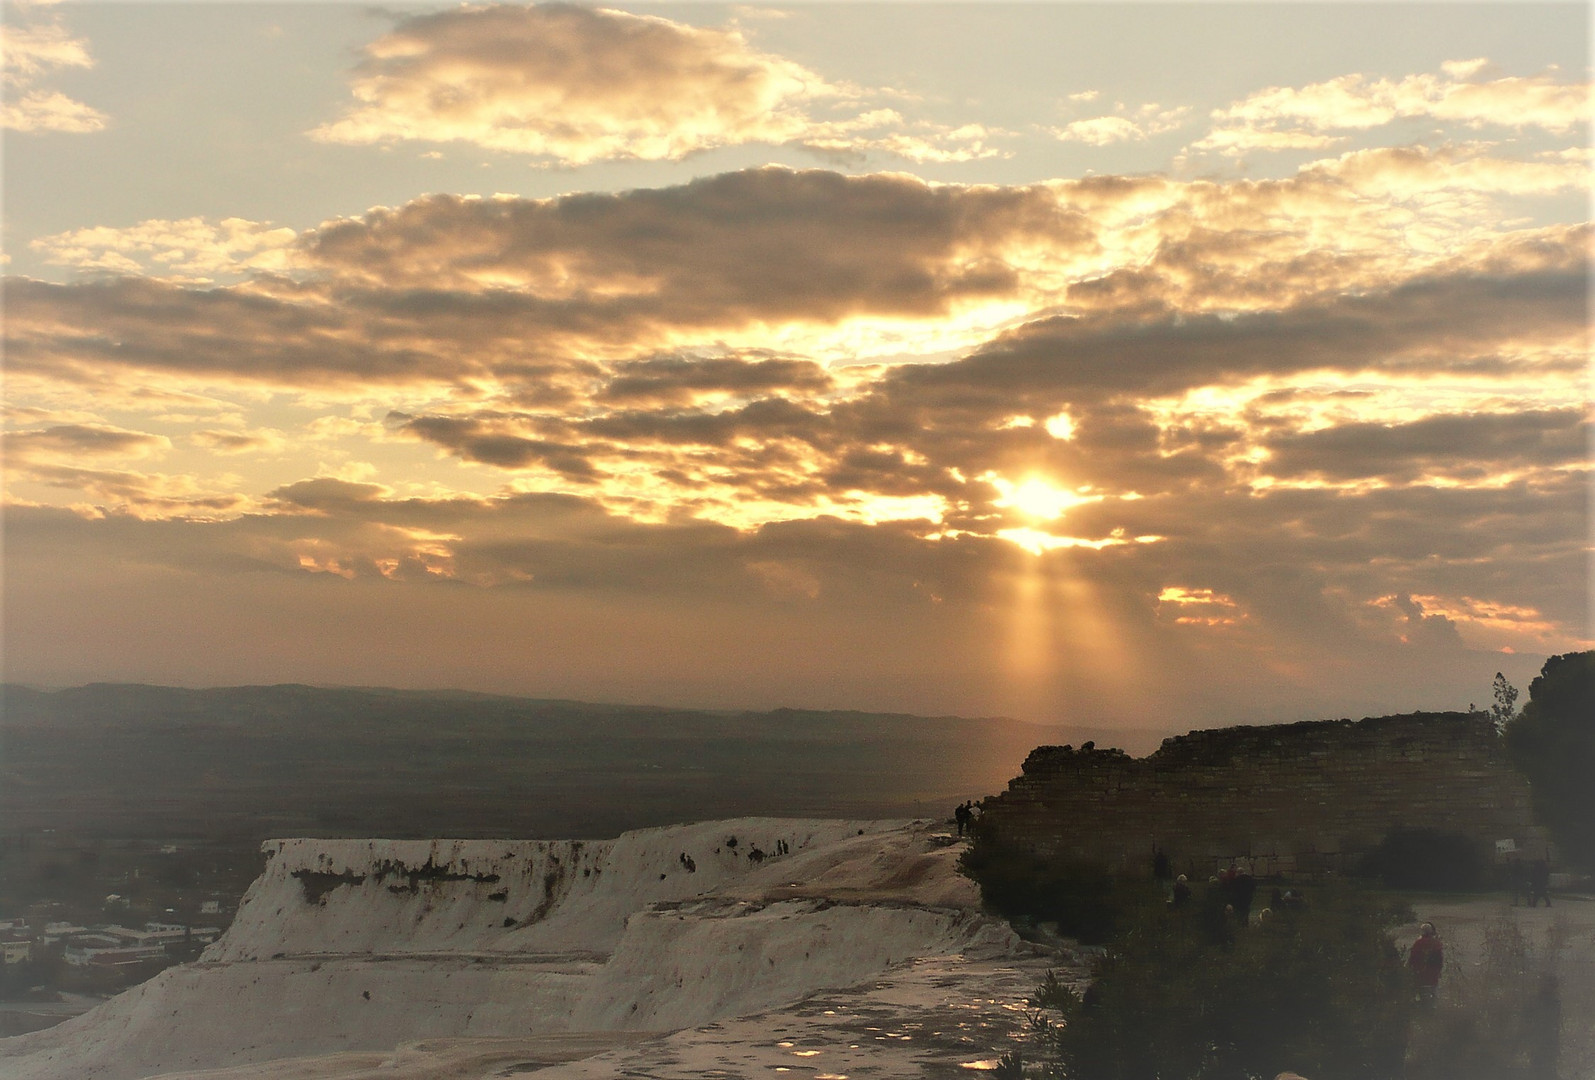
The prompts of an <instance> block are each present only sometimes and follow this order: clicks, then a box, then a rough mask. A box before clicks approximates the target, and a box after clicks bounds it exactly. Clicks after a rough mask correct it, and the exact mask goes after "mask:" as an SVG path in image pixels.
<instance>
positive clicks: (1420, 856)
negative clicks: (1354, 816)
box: [1358, 829, 1492, 892]
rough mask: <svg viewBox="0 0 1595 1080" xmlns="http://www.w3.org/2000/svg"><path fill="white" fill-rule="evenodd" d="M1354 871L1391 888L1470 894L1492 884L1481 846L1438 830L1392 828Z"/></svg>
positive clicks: (1461, 836)
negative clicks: (1356, 870) (1393, 829)
mask: <svg viewBox="0 0 1595 1080" xmlns="http://www.w3.org/2000/svg"><path fill="white" fill-rule="evenodd" d="M1358 871H1359V873H1360V874H1361V875H1362V876H1364V877H1372V878H1378V879H1379V880H1380V881H1382V882H1384V884H1385V886H1386V887H1387V888H1391V889H1424V890H1429V891H1433V892H1472V891H1476V890H1480V889H1485V888H1489V887H1490V886H1491V884H1492V882H1491V880H1490V859H1489V857H1488V855H1487V854H1486V852H1485V850H1484V846H1483V845H1482V844H1480V843H1478V842H1477V841H1475V840H1473V839H1472V838H1470V837H1467V836H1463V835H1462V834H1461V833H1452V832H1445V831H1444V830H1441V829H1396V830H1395V831H1393V832H1391V833H1390V835H1388V836H1386V837H1385V838H1384V839H1383V840H1382V841H1380V843H1379V846H1378V847H1376V848H1374V849H1373V850H1372V851H1370V852H1369V853H1368V854H1367V855H1365V856H1364V857H1363V859H1362V861H1361V864H1360V865H1359V867H1358Z"/></svg>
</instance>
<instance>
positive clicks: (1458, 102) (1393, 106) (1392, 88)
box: [1193, 60, 1590, 153]
mask: <svg viewBox="0 0 1595 1080" xmlns="http://www.w3.org/2000/svg"><path fill="white" fill-rule="evenodd" d="M1487 66H1488V62H1487V61H1484V60H1470V61H1455V62H1450V63H1447V64H1445V65H1443V68H1442V70H1443V72H1444V73H1443V74H1441V75H1434V74H1420V75H1408V76H1406V77H1404V78H1400V79H1389V78H1375V77H1373V76H1369V75H1363V74H1354V75H1343V76H1340V77H1338V78H1334V79H1329V80H1326V81H1324V82H1319V83H1311V84H1309V85H1307V86H1302V87H1283V86H1276V87H1270V88H1269V89H1267V90H1262V91H1259V92H1257V93H1255V94H1252V95H1250V96H1248V97H1246V98H1244V99H1243V100H1241V101H1238V102H1236V103H1235V104H1233V105H1231V106H1230V107H1228V108H1226V109H1215V110H1214V111H1213V114H1212V116H1213V120H1214V121H1215V123H1216V126H1215V128H1214V129H1213V131H1212V132H1210V133H1209V134H1208V135H1207V136H1206V137H1204V138H1203V139H1202V140H1200V141H1198V142H1196V143H1194V144H1193V148H1194V149H1198V150H1216V151H1219V152H1221V153H1239V152H1242V151H1245V150H1248V149H1295V148H1300V147H1311V148H1318V147H1322V146H1324V145H1327V142H1326V141H1324V140H1326V139H1327V138H1328V136H1326V135H1324V133H1325V132H1340V131H1363V130H1368V129H1371V128H1376V127H1383V126H1385V125H1387V124H1392V123H1395V122H1396V121H1398V120H1407V119H1416V118H1423V119H1430V120H1438V121H1443V122H1447V123H1455V124H1462V125H1465V126H1467V127H1473V128H1477V127H1482V126H1485V125H1493V126H1500V127H1511V128H1517V129H1522V128H1541V129H1543V130H1545V131H1549V132H1552V133H1555V134H1563V133H1568V132H1572V131H1574V130H1576V129H1578V128H1580V127H1582V126H1583V125H1585V124H1586V123H1587V122H1588V118H1589V114H1590V85H1589V84H1588V83H1581V82H1564V81H1561V80H1559V79H1558V78H1557V73H1556V72H1555V71H1550V72H1545V73H1542V74H1539V75H1532V76H1510V77H1502V78H1497V79H1483V78H1480V76H1481V75H1482V74H1483V73H1484V72H1485V71H1486V69H1487Z"/></svg>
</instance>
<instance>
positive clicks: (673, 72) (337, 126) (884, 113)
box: [311, 4, 995, 165]
mask: <svg viewBox="0 0 1595 1080" xmlns="http://www.w3.org/2000/svg"><path fill="white" fill-rule="evenodd" d="M352 90H353V93H354V96H355V98H356V100H357V101H358V102H359V104H357V105H356V106H355V107H353V108H352V109H350V110H349V111H348V113H347V114H346V115H345V116H344V117H343V118H341V119H339V120H337V121H334V122H331V123H328V124H324V125H322V126H321V127H318V128H316V129H315V130H314V131H313V132H311V134H312V136H313V137H315V138H317V139H320V140H322V141H325V142H338V143H352V144H357V145H364V144H371V143H391V142H395V141H400V140H417V139H418V140H425V141H430V142H454V141H461V142H469V143H473V144H475V145H478V146H482V147H485V148H487V149H491V150H500V151H505V152H509V153H517V154H529V155H534V156H536V157H540V158H545V159H548V160H552V161H556V162H559V163H561V164H564V165H583V164H587V163H590V162H593V161H601V160H611V159H624V158H635V159H641V160H646V161H659V160H679V159H680V158H683V157H685V156H687V155H688V154H692V153H697V152H700V151H703V150H709V149H714V148H716V147H722V146H734V145H738V144H741V143H750V142H760V143H778V144H779V143H792V144H798V145H807V146H812V147H815V148H818V149H820V150H824V151H828V152H833V153H861V152H863V151H866V150H882V151H886V152H890V153H893V154H897V155H900V156H903V157H907V158H908V159H910V160H913V161H933V160H939V161H956V160H969V159H971V158H977V157H986V156H991V155H992V154H993V153H995V151H994V150H992V149H990V148H988V147H987V146H986V144H985V140H986V138H987V137H988V135H989V133H988V132H986V131H985V130H984V129H981V128H978V127H966V128H957V129H954V128H947V127H944V126H937V125H931V124H920V125H910V124H907V123H906V122H905V121H904V120H903V118H902V117H901V116H900V115H898V114H897V113H895V112H893V111H892V110H889V109H878V108H877V109H866V110H865V111H863V112H860V113H854V114H853V115H844V116H840V117H835V118H826V117H824V116H817V115H815V114H814V111H813V110H814V109H815V108H816V107H817V106H821V105H831V106H836V107H842V108H846V107H847V106H849V105H851V104H853V103H854V102H855V101H856V100H857V99H859V98H860V97H862V96H868V95H867V94H866V93H865V92H863V91H861V90H859V89H857V88H854V87H847V86H840V85H833V84H831V83H828V82H826V81H825V79H824V78H822V77H821V76H819V75H817V74H816V73H814V72H812V71H810V70H808V69H806V68H804V67H803V66H801V65H799V64H797V63H794V62H793V61H790V60H786V59H783V58H781V57H778V56H774V55H771V54H769V53H764V52H760V51H758V50H757V49H755V48H754V47H753V46H752V45H751V44H750V42H749V41H748V40H747V38H746V37H745V36H744V35H743V33H742V32H741V31H740V30H739V29H736V28H735V27H732V28H729V29H723V30H720V29H707V28H702V27H694V26H689V25H686V24H684V23H678V22H672V21H670V20H668V19H664V18H660V17H657V16H650V15H635V14H630V13H626V12H621V11H612V10H607V9H594V8H585V7H577V6H574V5H567V4H539V5H533V6H519V5H488V6H482V7H465V8H460V9H457V10H454V11H449V12H442V13H438V14H432V15H423V16H417V17H414V18H410V19H405V20H403V21H402V22H400V23H399V25H398V26H397V27H395V29H394V30H392V31H391V32H390V33H388V34H385V35H383V36H382V37H381V38H379V39H377V40H376V41H374V42H372V43H371V44H370V45H368V46H367V47H366V57H365V59H364V60H363V61H362V62H361V64H360V65H359V66H358V67H357V68H356V70H355V74H354V77H353V82H352Z"/></svg>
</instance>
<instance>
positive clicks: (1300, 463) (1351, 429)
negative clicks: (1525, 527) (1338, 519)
mask: <svg viewBox="0 0 1595 1080" xmlns="http://www.w3.org/2000/svg"><path fill="white" fill-rule="evenodd" d="M1590 435H1591V428H1590V424H1589V422H1588V421H1587V420H1586V419H1585V418H1584V416H1583V415H1582V412H1581V411H1580V410H1576V409H1558V410H1535V411H1525V412H1514V413H1497V414H1488V413H1486V414H1471V415H1437V416H1430V417H1425V418H1423V419H1421V420H1415V421H1413V422H1411V423H1407V424H1377V423H1368V422H1353V423H1347V424H1340V425H1337V426H1335V427H1331V428H1324V429H1321V430H1318V431H1311V432H1292V431H1284V432H1279V433H1275V434H1273V435H1270V436H1268V437H1267V438H1266V439H1265V440H1264V443H1263V444H1264V445H1265V446H1266V447H1267V448H1268V449H1269V451H1270V454H1271V457H1270V460H1269V461H1268V462H1267V466H1266V468H1267V471H1268V474H1269V475H1271V476H1276V477H1290V478H1300V477H1309V476H1310V477H1317V478H1322V479H1326V480H1331V481H1343V480H1352V479H1368V478H1378V479H1380V480H1382V481H1384V482H1386V483H1416V482H1429V483H1433V482H1435V481H1436V480H1442V479H1443V480H1450V481H1453V482H1470V483H1487V482H1490V481H1491V480H1492V478H1494V477H1498V476H1500V475H1502V474H1503V473H1505V474H1511V473H1514V472H1519V471H1521V470H1524V469H1535V468H1555V467H1569V466H1577V465H1580V464H1582V463H1583V462H1584V460H1585V455H1586V452H1587V447H1588V445H1589V438H1590Z"/></svg>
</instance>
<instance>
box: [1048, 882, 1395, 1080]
mask: <svg viewBox="0 0 1595 1080" xmlns="http://www.w3.org/2000/svg"><path fill="white" fill-rule="evenodd" d="M1203 910H1204V905H1203V904H1201V903H1199V904H1196V905H1193V907H1191V908H1187V909H1182V910H1175V909H1173V908H1171V907H1169V906H1168V905H1165V904H1152V905H1145V906H1143V907H1141V908H1140V909H1139V910H1138V911H1137V912H1136V913H1135V914H1134V916H1133V918H1132V919H1131V920H1130V921H1129V926H1128V928H1127V930H1126V932H1125V933H1124V934H1123V935H1122V936H1121V937H1120V938H1119V940H1118V941H1117V942H1116V943H1115V944H1114V945H1113V946H1112V947H1111V948H1110V949H1109V951H1108V953H1107V954H1106V956H1105V957H1104V958H1103V959H1102V960H1101V961H1100V962H1099V964H1098V966H1097V968H1096V970H1095V971H1094V973H1093V981H1092V984H1091V987H1090V989H1088V990H1087V991H1086V993H1085V994H1084V996H1082V997H1076V996H1074V995H1073V994H1070V993H1068V991H1067V990H1066V988H1062V987H1060V986H1058V985H1057V984H1056V980H1054V985H1052V986H1048V985H1046V984H1044V985H1043V986H1042V987H1041V989H1040V990H1039V991H1038V998H1037V1000H1038V1002H1042V1001H1045V1002H1047V1003H1052V1004H1057V1003H1059V999H1060V998H1061V999H1062V1000H1061V1005H1062V1009H1061V1011H1062V1013H1063V1020H1064V1023H1063V1024H1062V1025H1061V1026H1058V1027H1056V1028H1054V1029H1053V1030H1055V1032H1056V1034H1055V1035H1054V1036H1053V1037H1054V1039H1055V1042H1056V1050H1057V1052H1058V1054H1059V1056H1060V1057H1061V1059H1062V1060H1063V1062H1064V1065H1065V1067H1066V1070H1067V1074H1068V1076H1069V1077H1070V1078H1071V1080H1251V1078H1254V1077H1272V1076H1275V1075H1277V1074H1278V1073H1280V1072H1284V1071H1287V1070H1290V1071H1295V1072H1299V1073H1301V1074H1303V1075H1305V1076H1310V1077H1312V1078H1313V1080H1390V1078H1391V1077H1395V1076H1399V1075H1400V1074H1401V1069H1402V1060H1403V1057H1404V1054H1405V1048H1406V1037H1407V1023H1408V1018H1409V1015H1410V1011H1411V1008H1412V987H1411V983H1410V981H1409V979H1408V974H1407V971H1406V969H1405V967H1404V965H1403V963H1402V957H1401V955H1400V953H1399V952H1398V950H1397V949H1396V947H1395V945H1394V943H1393V942H1392V941H1391V939H1390V936H1389V933H1388V928H1389V927H1390V925H1391V921H1392V918H1393V917H1394V916H1395V914H1396V913H1394V912H1392V911H1390V910H1382V909H1381V908H1380V907H1379V906H1378V905H1377V904H1376V903H1374V902H1373V901H1372V900H1370V899H1368V898H1367V897H1366V896H1364V895H1362V894H1359V893H1356V892H1354V891H1352V890H1349V889H1325V890H1319V891H1317V892H1315V893H1314V894H1313V896H1312V898H1311V900H1310V902H1309V905H1308V906H1307V907H1306V908H1305V909H1303V910H1299V911H1289V912H1278V913H1272V914H1271V915H1270V917H1269V918H1268V919H1267V920H1266V921H1264V922H1262V923H1259V924H1255V925H1252V926H1248V927H1234V928H1233V929H1231V930H1230V931H1229V932H1226V933H1215V932H1214V930H1215V927H1214V924H1213V923H1212V922H1211V921H1210V920H1208V919H1204V918H1203ZM1060 990H1061V991H1062V992H1061V993H1060V992H1059V991H1060Z"/></svg>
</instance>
